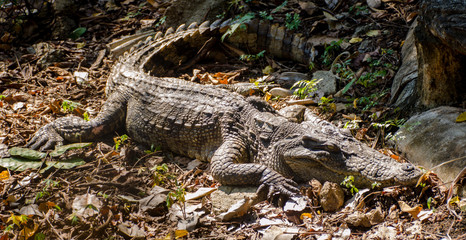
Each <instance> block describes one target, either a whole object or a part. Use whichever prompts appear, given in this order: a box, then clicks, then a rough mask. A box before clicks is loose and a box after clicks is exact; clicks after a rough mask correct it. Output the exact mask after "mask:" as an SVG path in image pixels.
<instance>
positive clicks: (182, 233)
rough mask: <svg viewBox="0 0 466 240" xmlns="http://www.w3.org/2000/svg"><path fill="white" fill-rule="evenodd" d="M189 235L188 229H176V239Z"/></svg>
mask: <svg viewBox="0 0 466 240" xmlns="http://www.w3.org/2000/svg"><path fill="white" fill-rule="evenodd" d="M187 235H188V231H186V230H175V239H178V238H182V237H184V236H187Z"/></svg>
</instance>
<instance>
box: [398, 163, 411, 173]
mask: <svg viewBox="0 0 466 240" xmlns="http://www.w3.org/2000/svg"><path fill="white" fill-rule="evenodd" d="M401 169H403V171H407V172H410V171H413V170H414V166H413V165H412V164H409V163H403V165H402V166H401Z"/></svg>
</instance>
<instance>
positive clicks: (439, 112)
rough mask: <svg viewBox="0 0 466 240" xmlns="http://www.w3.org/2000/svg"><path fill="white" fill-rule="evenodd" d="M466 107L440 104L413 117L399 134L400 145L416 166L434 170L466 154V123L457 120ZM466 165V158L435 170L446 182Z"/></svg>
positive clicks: (397, 136)
mask: <svg viewBox="0 0 466 240" xmlns="http://www.w3.org/2000/svg"><path fill="white" fill-rule="evenodd" d="M464 111H465V110H464V109H459V108H454V107H438V108H435V109H432V110H430V111H427V112H424V113H421V114H418V115H415V116H413V117H411V118H410V119H409V120H408V121H407V122H406V123H405V124H404V126H403V127H402V128H400V130H398V132H397V133H396V135H395V136H396V137H395V142H396V145H397V147H398V148H399V149H400V150H401V151H402V152H403V154H405V155H406V157H407V158H408V159H409V160H410V161H411V162H412V163H414V164H415V165H421V166H424V167H426V168H427V169H430V168H432V167H434V166H437V165H439V164H441V163H443V162H446V161H448V160H451V159H455V158H460V157H464V156H466V122H462V123H456V122H455V121H456V118H457V117H458V115H459V114H460V113H462V112H464ZM464 166H466V159H464V158H463V159H462V160H459V161H454V162H452V163H449V164H445V165H443V166H441V167H439V168H436V169H434V172H435V173H437V174H438V175H439V176H440V178H442V180H443V181H451V180H453V179H454V178H455V176H456V175H457V174H458V173H459V171H461V169H463V168H464Z"/></svg>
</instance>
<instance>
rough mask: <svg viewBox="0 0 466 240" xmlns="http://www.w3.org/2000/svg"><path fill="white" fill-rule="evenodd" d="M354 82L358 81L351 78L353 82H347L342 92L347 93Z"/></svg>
mask: <svg viewBox="0 0 466 240" xmlns="http://www.w3.org/2000/svg"><path fill="white" fill-rule="evenodd" d="M354 82H356V78H353V80H351V82H349V83H348V84H346V86H345V87H344V88H343V90H342V91H341V94H345V93H346V92H347V91H348V90H349V89H350V87H351V85H353V83H354Z"/></svg>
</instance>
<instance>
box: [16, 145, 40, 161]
mask: <svg viewBox="0 0 466 240" xmlns="http://www.w3.org/2000/svg"><path fill="white" fill-rule="evenodd" d="M8 152H10V155H11V156H13V157H20V158H26V159H29V160H40V159H42V158H45V157H46V156H47V153H43V152H39V151H36V150H32V149H29V148H20V147H12V148H10V149H9V150H8Z"/></svg>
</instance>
